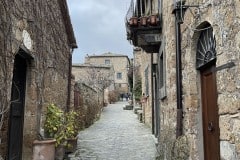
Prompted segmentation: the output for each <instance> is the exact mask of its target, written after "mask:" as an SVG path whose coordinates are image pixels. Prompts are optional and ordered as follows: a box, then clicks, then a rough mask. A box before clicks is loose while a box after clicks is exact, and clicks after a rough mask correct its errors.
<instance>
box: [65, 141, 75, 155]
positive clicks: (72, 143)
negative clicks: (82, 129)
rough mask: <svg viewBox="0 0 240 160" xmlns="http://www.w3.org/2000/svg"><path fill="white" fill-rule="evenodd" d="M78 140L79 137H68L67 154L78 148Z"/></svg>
mask: <svg viewBox="0 0 240 160" xmlns="http://www.w3.org/2000/svg"><path fill="white" fill-rule="evenodd" d="M77 140H78V137H75V138H68V139H67V146H66V149H65V152H66V153H67V154H68V153H73V152H75V151H76V150H77Z"/></svg>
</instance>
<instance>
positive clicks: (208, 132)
mask: <svg viewBox="0 0 240 160" xmlns="http://www.w3.org/2000/svg"><path fill="white" fill-rule="evenodd" d="M201 88H202V119H203V138H204V157H205V158H204V159H205V160H219V159H220V151H219V150H220V146H219V116H218V106H217V88H216V73H215V65H213V66H210V67H208V68H206V69H204V70H202V71H201Z"/></svg>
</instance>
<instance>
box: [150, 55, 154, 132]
mask: <svg viewBox="0 0 240 160" xmlns="http://www.w3.org/2000/svg"><path fill="white" fill-rule="evenodd" d="M150 77H151V94H152V95H151V96H152V134H154V128H155V123H154V119H155V116H154V115H155V114H154V112H155V110H154V96H155V95H154V94H153V93H154V89H153V78H154V77H153V53H151V76H150ZM153 95H154V96H153Z"/></svg>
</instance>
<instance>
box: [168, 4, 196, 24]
mask: <svg viewBox="0 0 240 160" xmlns="http://www.w3.org/2000/svg"><path fill="white" fill-rule="evenodd" d="M185 2H186V1H178V2H176V3H175V4H174V9H173V11H172V13H173V14H175V16H176V20H177V22H178V23H179V24H182V23H183V22H184V15H185V12H186V11H187V9H188V8H191V7H197V8H198V7H199V5H185Z"/></svg>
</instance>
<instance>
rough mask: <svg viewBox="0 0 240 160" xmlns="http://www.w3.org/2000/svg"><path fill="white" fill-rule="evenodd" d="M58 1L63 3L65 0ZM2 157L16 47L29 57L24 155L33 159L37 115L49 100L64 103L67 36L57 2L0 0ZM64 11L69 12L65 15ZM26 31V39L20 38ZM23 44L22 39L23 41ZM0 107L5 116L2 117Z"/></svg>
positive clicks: (4, 152)
mask: <svg viewBox="0 0 240 160" xmlns="http://www.w3.org/2000/svg"><path fill="white" fill-rule="evenodd" d="M61 4H65V1H64V2H62V3H61ZM0 13H1V14H0V23H1V25H0V28H1V29H0V39H1V40H0V48H1V49H0V64H1V67H0V109H1V111H0V113H1V116H0V117H1V118H3V119H1V121H0V123H2V122H3V125H2V124H0V130H1V131H0V137H1V138H0V155H1V156H2V157H3V158H5V156H6V153H7V147H8V139H7V137H8V123H7V122H8V113H9V108H10V99H11V86H12V76H13V75H12V73H13V65H14V58H15V55H16V54H17V53H18V52H19V50H20V48H23V49H25V51H26V54H28V56H29V57H31V58H30V59H29V60H28V64H27V80H26V94H25V95H26V96H25V109H24V110H25V114H24V128H23V156H22V157H23V159H24V160H28V159H31V154H32V142H33V140H34V139H36V138H37V135H38V132H39V131H40V126H41V119H42V118H41V117H42V116H43V115H44V111H45V107H46V106H47V105H48V104H49V103H56V104H57V105H58V106H60V107H61V108H65V107H66V105H67V96H66V95H67V93H68V77H69V59H70V57H71V53H70V49H71V45H70V44H71V43H72V42H70V41H69V37H68V36H70V35H67V34H66V30H67V26H66V25H65V22H64V21H67V19H65V20H63V12H62V11H61V9H60V5H59V2H58V0H53V1H47V2H43V1H38V2H34V3H32V1H30V0H21V1H6V0H3V1H1V2H0ZM66 14H67V15H68V13H66ZM24 32H28V34H29V35H30V39H29V38H26V37H24V36H23V33H24ZM24 42H25V43H24ZM2 111H4V114H3V115H2Z"/></svg>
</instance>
